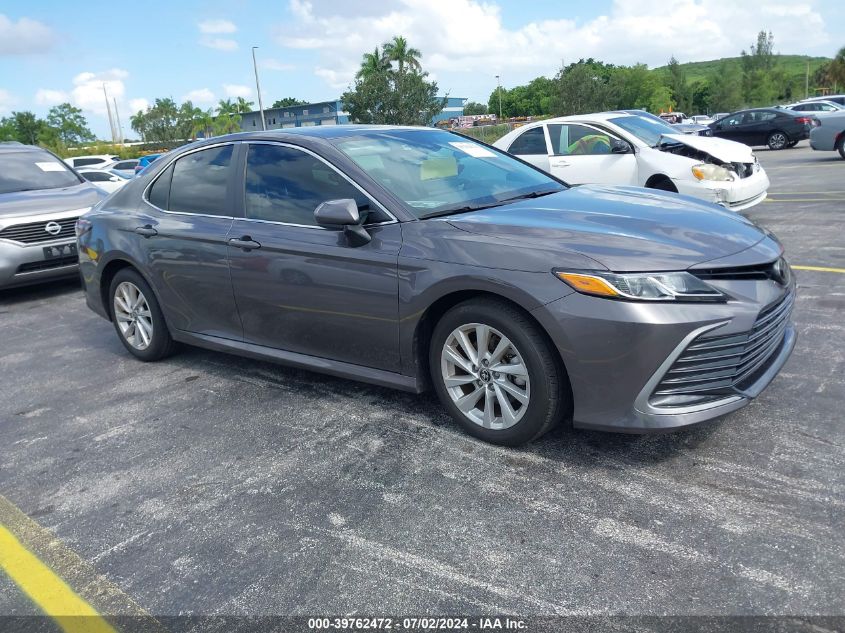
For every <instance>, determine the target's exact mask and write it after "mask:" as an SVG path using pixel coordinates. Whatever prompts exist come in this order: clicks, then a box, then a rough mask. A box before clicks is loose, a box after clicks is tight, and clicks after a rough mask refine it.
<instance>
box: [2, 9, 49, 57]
mask: <svg viewBox="0 0 845 633" xmlns="http://www.w3.org/2000/svg"><path fill="white" fill-rule="evenodd" d="M55 40H56V35H55V34H54V33H53V30H52V29H51V28H50V27H49V26H47V25H45V24H43V23H41V22H39V21H38V20H32V19H30V18H20V19H18V21H17V22H13V21H12V20H10V19H9V18H8V17H6V16H5V15H4V14H2V13H0V55H31V54H33V53H43V52H46V51H48V50H50V49H51V48H52V47H53V43H54V42H55Z"/></svg>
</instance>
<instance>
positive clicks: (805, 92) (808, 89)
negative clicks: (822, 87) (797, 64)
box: [804, 59, 810, 99]
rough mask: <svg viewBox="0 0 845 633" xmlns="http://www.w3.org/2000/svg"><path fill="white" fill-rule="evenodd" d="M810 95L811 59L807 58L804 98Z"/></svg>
mask: <svg viewBox="0 0 845 633" xmlns="http://www.w3.org/2000/svg"><path fill="white" fill-rule="evenodd" d="M809 97H810V60H809V59H808V60H807V77H806V78H805V80H804V98H805V99H809Z"/></svg>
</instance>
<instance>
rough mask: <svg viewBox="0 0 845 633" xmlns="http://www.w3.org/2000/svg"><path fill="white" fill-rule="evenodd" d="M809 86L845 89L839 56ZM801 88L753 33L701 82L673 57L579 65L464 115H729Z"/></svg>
mask: <svg viewBox="0 0 845 633" xmlns="http://www.w3.org/2000/svg"><path fill="white" fill-rule="evenodd" d="M810 80H811V82H812V85H813V86H826V87H829V88H830V89H831V90H832V91H834V92H835V91H836V89H837V87H842V86H843V85H845V48H842V49H841V50H840V51H839V52H838V53H837V55H836V57H835V58H834V59H833V60H831V61H829V62H827V63H825V64H823V65H822V66H821V67H820V68H818V69H817V70H816V71H815V72H814V73H813V75H812V76H811V77H810ZM805 81H806V77H805V75H804V73H803V72H801V73H795V72H790V71H789V70H788V69H787V68H786V67H785V66H784V65H783V64H782V63H781V62H780V61H779V56H778V55H776V54H775V53H774V37H773V35H772V33H771V32H766V31H760V33H759V34H758V36H757V41H756V42H755V43H754V44H752V45H751V46H750V47H749V50H748V51H747V52H746V51H745V50H743V51H742V53H741V56H740V58H739V63H737V62H736V61H735V60H730V59H728V60H722V61H721V62H720V63H719V64H718V65H717V66H716V67H715V68H714V70H712V71H711V72H710V73H709V74H708V76H706V77H703V78H696V79H694V80H690V79H689V78H688V77H687V74H686V71H685V69H684V67H683V65H681V64H680V63H679V62H678V60H676V59H675V58H674V57H672V58H671V59H670V60H669V62H668V64H667V65H666V66H665V67H662V68H655V69H649V68H648V67H647V66H646V65H644V64H634V65H633V66H618V65H614V64H606V63H604V62H602V61H599V60H596V59H593V58H589V59H580V60H578V61H577V62H574V63H570V64H568V65H566V66H563V67H562V68H561V69H560V70H559V71H558V73H557V74H556V75H555V77H554V78H548V77H538V78H536V79H534V80H532V81H530V82H528V83H527V84H525V85H522V86H516V87H514V88H511V89H509V90H508V89H504V88H501V89H499V88H497V89H494V90H493V91H492V92H491V93H490V97H489V99H488V100H487V103H486V104H483V103H476V102H470V103H467V104H466V106H465V107H464V113H465V114H486V113H488V112H490V113H494V114H499V110H500V107H501V114H502V116H504V117H505V118H508V117H518V116H540V115H555V116H563V115H568V114H583V113H586V112H600V111H604V110H628V109H644V110H649V111H650V112H655V113H658V112H666V111H669V110H674V111H680V112H685V113H687V114H698V113H715V112H734V111H736V110H739V109H742V108H744V107H761V106H771V105H774V104H776V103H784V102H790V101H797V100H799V99H801V98H803V97H804V95H805V92H804V91H805ZM500 99H501V106H500Z"/></svg>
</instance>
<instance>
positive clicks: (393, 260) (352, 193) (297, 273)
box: [229, 142, 402, 371]
mask: <svg viewBox="0 0 845 633" xmlns="http://www.w3.org/2000/svg"><path fill="white" fill-rule="evenodd" d="M244 147H247V146H246V145H245V146H244ZM239 171H240V170H239ZM241 173H244V174H245V178H244V180H241V181H240V182H239V195H242V196H243V208H244V216H245V217H243V218H237V219H235V221H234V225H233V226H232V230H231V231H230V244H229V261H230V264H231V270H232V282H233V286H234V293H235V299H236V301H237V306H238V310H239V312H240V315H241V320H242V321H243V327H244V341H245V342H247V343H253V344H256V345H263V346H267V347H273V348H276V349H281V350H285V351H289V352H296V353H301V354H307V355H309V356H317V357H320V358H326V359H332V360H338V361H343V362H347V363H354V364H359V365H366V366H368V367H374V368H377V369H384V370H388V371H399V369H400V359H399V320H398V318H399V280H398V254H399V248H400V246H401V244H402V242H401V229H400V225H399V223H398V222H396V221H395V219H394V218H393V217H392V216H390V215H389V214H388V213H387V212H386V211H385V210H384V209H382V208H381V207H379V205H378V204H377V203H376V202H375V201H373V200H372V199H371V198H369V197H368V196H367V195H366V194H365V193H364V192H363V190H361V189H360V188H358V187H357V186H356V185H354V184H353V183H352V181H351V180H349V179H348V178H346V176H344V175H343V174H342V173H341V172H340V171H338V170H337V169H335V168H334V167H333V166H332V165H330V164H329V163H328V162H327V161H325V160H323V159H322V158H320V157H319V156H317V155H316V154H314V153H312V152H310V151H308V150H305V149H303V148H299V147H295V146H292V145H286V144H281V143H270V142H253V143H250V144H249V145H248V152H247V153H246V157H245V168H244V169H243V171H241ZM342 198H352V199H354V200H356V201H357V202H358V208H359V212H360V213H366V214H367V218H366V220H365V225H366V227H367V230H368V232H369V233H370V235H371V237H372V240H371V241H370V242H369V243H368V244H364V245H363V246H356V245H354V244H352V243H350V241H349V240H348V239H347V237H346V236H345V235H344V233H343V231H342V230H333V229H326V228H323V227H320V226H318V225H317V223H316V221H315V219H314V210H315V209H316V208H317V206H318V205H319V204H320V203H322V202H325V201H327V200H337V199H342ZM244 245H246V247H244Z"/></svg>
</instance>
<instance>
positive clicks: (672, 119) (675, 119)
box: [658, 112, 687, 123]
mask: <svg viewBox="0 0 845 633" xmlns="http://www.w3.org/2000/svg"><path fill="white" fill-rule="evenodd" d="M658 117H659V118H661V119H663V120H664V121H666V123H683V122H684V121H686V120H687V115H686V114H684V113H683V112H661V113H660V114H659V115H658Z"/></svg>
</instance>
